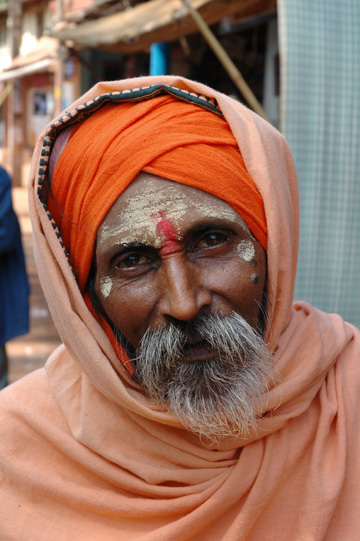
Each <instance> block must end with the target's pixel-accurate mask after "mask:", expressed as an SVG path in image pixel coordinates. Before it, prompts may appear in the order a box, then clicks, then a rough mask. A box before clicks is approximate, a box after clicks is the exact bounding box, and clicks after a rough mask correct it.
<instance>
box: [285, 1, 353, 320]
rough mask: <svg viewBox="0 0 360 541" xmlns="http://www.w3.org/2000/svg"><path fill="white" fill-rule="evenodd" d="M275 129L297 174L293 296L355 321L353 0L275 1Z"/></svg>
mask: <svg viewBox="0 0 360 541" xmlns="http://www.w3.org/2000/svg"><path fill="white" fill-rule="evenodd" d="M278 13H279V39H280V50H281V59H282V66H281V68H282V72H281V87H282V88H281V131H282V133H283V134H284V135H285V137H286V139H287V141H288V142H289V145H290V148H291V150H292V153H293V156H294V160H295V164H296V168H297V171H298V174H299V192H300V217H301V218H300V250H299V265H298V273H297V280H296V286H295V298H297V299H303V300H306V301H309V302H311V303H312V304H314V305H315V306H317V307H319V308H321V309H322V310H325V311H326V312H336V313H339V314H341V315H342V317H344V319H346V320H347V321H350V322H352V323H353V324H355V325H356V326H358V327H359V326H360V287H359V266H360V236H359V231H360V182H359V170H360V153H359V149H358V147H359V141H360V108H359V94H360V33H359V27H360V3H359V2H358V0H345V1H344V2H339V1H337V0H318V1H317V2H313V1H311V0H279V2H278Z"/></svg>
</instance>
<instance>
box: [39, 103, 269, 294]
mask: <svg viewBox="0 0 360 541" xmlns="http://www.w3.org/2000/svg"><path fill="white" fill-rule="evenodd" d="M69 133H70V135H69V134H68V135H67V136H66V137H65V138H64V137H63V138H61V135H60V137H59V139H58V141H59V143H55V146H54V149H53V152H52V157H51V160H50V171H52V180H51V193H52V197H49V201H48V207H49V211H50V212H51V214H52V216H53V218H54V220H55V222H56V223H57V225H58V227H59V230H60V232H61V236H62V240H63V242H64V244H65V247H66V249H67V251H68V252H69V253H70V260H71V264H72V267H73V269H74V271H75V275H76V277H77V281H78V284H79V287H80V289H81V291H82V292H84V289H85V285H86V280H87V277H88V274H89V270H90V267H91V261H92V257H93V248H94V244H95V239H96V232H97V229H98V227H99V225H100V224H101V222H102V220H103V219H104V217H105V216H106V214H107V212H108V211H109V209H110V208H111V206H112V205H113V204H114V203H115V201H116V200H117V198H118V197H119V196H120V195H121V194H122V193H123V191H124V190H125V189H126V187H127V186H128V185H129V184H130V183H131V181H132V180H133V179H134V178H135V177H136V175H137V174H138V173H140V171H147V172H149V173H152V174H154V175H158V176H160V177H163V178H166V179H169V180H174V181H177V182H179V183H182V184H186V185H188V186H192V187H194V188H198V189H200V190H203V191H206V192H208V193H210V194H212V195H214V196H216V197H218V198H220V199H223V200H224V201H226V202H227V203H229V204H230V205H231V206H232V207H233V208H234V209H235V210H236V211H237V212H238V213H239V214H240V215H241V217H242V218H243V220H244V222H245V223H246V224H247V226H248V227H249V229H250V231H251V232H252V233H253V235H254V236H255V238H256V239H257V240H258V241H259V242H260V243H261V245H262V246H263V247H264V248H265V249H266V220H265V212H264V205H263V201H262V199H261V196H260V194H259V192H258V190H257V188H256V186H255V184H254V182H253V180H252V179H251V177H250V176H249V174H248V172H247V170H246V167H245V164H244V161H243V159H242V157H241V154H240V152H239V148H238V144H237V142H236V140H235V138H234V136H233V134H232V132H231V130H230V127H229V125H228V124H227V122H226V121H225V120H224V119H223V118H222V117H220V116H218V115H216V114H215V113H213V112H210V111H207V110H205V109H203V108H201V107H199V106H198V105H195V104H192V103H187V102H184V101H181V100H179V99H177V98H174V97H172V96H159V97H154V98H152V99H149V100H144V101H140V102H136V103H122V104H115V105H114V104H107V105H104V106H103V107H101V108H100V109H99V110H97V111H96V112H94V113H93V114H92V115H91V116H90V117H89V118H87V119H86V120H85V121H83V122H80V123H78V124H77V125H75V126H74V127H73V128H70V132H69Z"/></svg>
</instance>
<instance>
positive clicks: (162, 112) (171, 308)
mask: <svg viewBox="0 0 360 541" xmlns="http://www.w3.org/2000/svg"><path fill="white" fill-rule="evenodd" d="M239 150H240V151H239ZM31 178H32V181H31V192H30V205H31V214H32V218H33V224H34V235H35V253H36V258H37V264H38V269H39V275H40V278H41V281H42V285H43V288H44V291H45V294H46V297H47V299H48V302H49V306H50V309H51V311H52V314H53V317H54V320H55V322H56V325H57V327H58V330H59V333H60V335H61V337H62V339H63V342H64V345H63V346H61V347H60V348H58V349H57V350H56V351H55V352H54V353H53V355H52V356H51V357H50V359H49V360H48V362H47V364H46V367H45V369H44V370H41V371H39V372H37V373H35V374H33V375H31V376H30V377H28V378H27V379H26V380H23V381H20V382H18V383H17V384H15V385H14V386H12V387H10V388H9V389H7V390H6V391H4V392H3V393H2V395H1V396H0V398H1V411H2V413H1V422H2V424H5V427H6V428H5V430H4V431H2V436H1V437H2V439H1V440H0V464H1V469H0V475H1V476H2V477H0V478H1V479H2V485H1V489H0V490H1V492H0V495H1V496H0V501H1V505H2V509H3V513H2V517H1V518H0V534H1V535H2V537H3V538H5V539H23V538H26V539H29V540H32V539H34V540H35V539H36V540H37V539H39V538H40V539H49V540H50V539H51V540H57V539H72V538H75V539H79V540H87V541H88V540H93V539H146V540H159V539H163V540H168V539H171V540H173V539H175V540H179V541H180V540H184V539H198V540H200V539H201V540H203V539H206V540H208V539H209V540H218V539H226V540H238V539H251V540H260V539H261V540H264V539H277V540H279V539H283V540H289V539H298V540H300V539H314V540H315V539H316V540H317V539H327V540H331V539H334V540H335V539H356V538H357V536H358V530H359V509H358V504H357V497H358V489H357V483H358V479H357V475H358V474H357V472H358V465H359V464H358V461H359V453H358V444H359V438H360V432H359V430H358V420H357V419H358V415H357V412H358V406H359V404H358V402H359V383H360V381H359V380H360V377H359V366H358V365H359V351H360V346H359V332H358V331H357V330H356V329H354V328H353V327H352V326H350V325H348V324H346V323H344V322H343V321H342V319H341V318H340V317H339V316H334V315H331V316H330V315H326V314H324V313H322V312H319V311H318V310H316V309H315V308H313V307H311V306H310V305H308V304H306V303H296V304H294V305H292V292H293V284H294V279H295V270H296V255H297V233H298V228H297V219H298V208H297V204H298V203H297V187H296V176H295V171H294V166H293V162H292V159H291V154H290V151H289V149H288V147H287V145H286V142H285V141H284V139H283V138H282V136H281V135H280V134H279V133H278V132H277V131H276V130H274V129H273V128H272V127H271V126H269V125H268V124H267V123H266V122H264V121H263V120H262V119H260V118H258V117H257V116H256V115H255V114H253V113H251V112H250V111H249V110H248V109H247V108H245V107H244V106H242V105H241V104H239V103H237V102H235V101H234V100H232V99H230V98H228V97H226V96H225V95H222V94H219V93H217V92H216V91H214V90H212V89H209V88H207V87H205V86H203V85H200V84H198V83H194V82H191V81H187V80H185V79H181V78H177V77H159V78H143V79H137V80H127V81H121V82H114V83H104V84H101V85H98V86H97V87H95V88H94V89H93V90H91V91H90V92H89V93H88V94H87V95H85V96H84V97H83V98H82V99H81V100H79V101H78V102H76V103H75V104H74V106H73V107H72V108H70V110H69V111H66V113H64V115H63V116H62V117H61V118H59V119H57V120H56V121H54V123H53V124H52V125H51V126H50V127H49V130H48V131H47V132H46V134H45V135H44V138H43V141H40V142H39V144H38V148H37V150H36V154H35V158H34V161H33V168H32V173H31ZM5 436H6V437H5ZM0 537H1V536H0Z"/></svg>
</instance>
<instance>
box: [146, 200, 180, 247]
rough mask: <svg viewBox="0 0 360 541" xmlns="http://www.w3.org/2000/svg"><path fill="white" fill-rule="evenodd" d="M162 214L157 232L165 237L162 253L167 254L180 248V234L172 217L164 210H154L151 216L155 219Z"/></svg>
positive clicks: (157, 225)
mask: <svg viewBox="0 0 360 541" xmlns="http://www.w3.org/2000/svg"><path fill="white" fill-rule="evenodd" d="M159 216H160V220H159V221H158V223H157V224H156V234H157V235H161V236H162V237H163V244H162V246H161V250H160V255H161V256H164V255H165V256H166V255H169V254H172V253H174V252H176V251H178V249H179V235H178V232H177V229H176V226H175V225H174V223H173V221H172V219H171V218H166V214H165V212H164V211H163V210H158V211H157V212H153V213H152V214H151V215H150V217H151V218H153V219H155V218H158V217H159Z"/></svg>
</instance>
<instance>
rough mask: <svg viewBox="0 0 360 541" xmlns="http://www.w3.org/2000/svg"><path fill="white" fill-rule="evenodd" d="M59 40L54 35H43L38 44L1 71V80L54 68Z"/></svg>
mask: <svg viewBox="0 0 360 541" xmlns="http://www.w3.org/2000/svg"><path fill="white" fill-rule="evenodd" d="M58 47H59V42H58V41H57V39H55V38H52V37H47V36H43V37H41V38H40V39H39V40H38V42H37V44H36V46H35V47H34V48H33V49H32V50H31V51H30V52H29V53H27V54H25V55H19V56H17V57H16V58H14V60H13V61H12V62H11V65H10V66H9V68H8V69H6V70H5V71H3V72H1V73H0V81H10V80H11V79H17V78H18V77H24V76H26V75H33V74H35V73H41V72H44V71H49V70H52V69H53V67H54V62H55V58H56V56H57V49H58Z"/></svg>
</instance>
